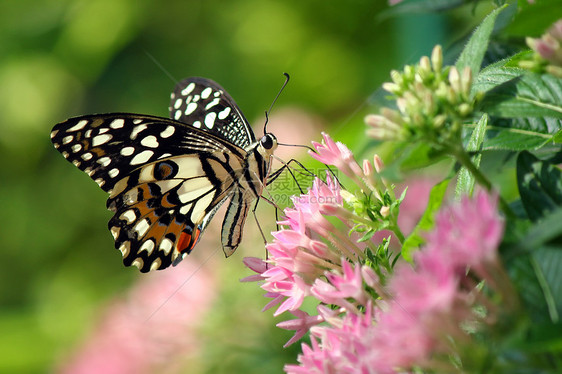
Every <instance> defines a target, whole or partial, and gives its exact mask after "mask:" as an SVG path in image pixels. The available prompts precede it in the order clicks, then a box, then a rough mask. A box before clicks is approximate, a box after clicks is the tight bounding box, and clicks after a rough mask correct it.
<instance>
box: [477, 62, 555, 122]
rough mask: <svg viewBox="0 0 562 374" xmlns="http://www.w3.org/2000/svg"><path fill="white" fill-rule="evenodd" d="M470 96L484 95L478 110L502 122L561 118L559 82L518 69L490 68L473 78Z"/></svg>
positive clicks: (550, 77) (551, 77)
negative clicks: (523, 118) (480, 93)
mask: <svg viewBox="0 0 562 374" xmlns="http://www.w3.org/2000/svg"><path fill="white" fill-rule="evenodd" d="M472 91H473V92H486V95H485V96H484V98H483V99H482V101H481V102H480V106H479V109H480V110H482V111H483V112H486V113H488V114H489V115H492V116H498V117H504V118H521V117H553V118H562V79H560V78H556V77H554V76H553V75H550V74H535V73H531V72H528V71H525V70H523V69H519V68H508V67H497V66H494V67H490V68H487V69H484V70H483V71H482V73H481V74H479V75H478V77H477V78H476V80H475V82H474V85H473V87H472Z"/></svg>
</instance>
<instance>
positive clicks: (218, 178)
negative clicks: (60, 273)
mask: <svg viewBox="0 0 562 374" xmlns="http://www.w3.org/2000/svg"><path fill="white" fill-rule="evenodd" d="M185 83H187V86H189V85H191V84H192V83H193V84H194V86H192V89H191V92H192V93H193V95H191V94H190V93H187V94H186V95H184V96H182V98H183V100H184V103H185V102H186V100H188V103H187V104H186V105H184V106H185V108H186V109H183V115H181V116H178V118H179V119H181V121H177V120H174V119H167V118H161V117H154V116H148V115H140V114H130V113H112V114H99V115H88V116H82V117H77V118H71V119H69V120H67V121H64V122H62V123H59V124H57V125H56V126H55V127H54V128H53V130H52V133H51V140H52V142H53V144H54V146H55V148H57V150H58V151H59V152H61V153H62V155H63V156H64V157H65V158H66V159H67V160H68V161H70V162H72V163H73V164H74V165H76V166H77V167H78V168H79V169H81V170H82V171H84V172H86V173H87V174H88V175H89V176H90V177H91V178H92V179H93V180H94V181H96V182H97V183H98V185H99V186H100V187H101V188H102V189H103V190H105V191H106V192H108V193H109V195H110V196H109V199H108V201H107V207H108V209H110V210H111V211H112V212H113V213H114V216H113V218H111V220H110V221H109V228H110V231H111V233H112V235H113V237H114V239H115V246H116V248H118V249H119V250H120V251H121V253H122V255H123V262H124V264H125V265H127V266H130V265H134V266H137V267H138V268H139V269H140V270H141V271H142V272H147V271H150V270H155V269H164V268H166V267H168V266H169V265H170V264H175V263H177V262H179V261H180V260H181V259H182V258H183V257H185V255H187V254H188V253H189V252H191V250H192V249H193V247H194V246H195V244H196V243H197V242H198V240H199V237H200V234H201V233H202V232H203V231H204V229H205V227H206V226H207V224H208V223H209V221H210V219H211V218H212V217H213V215H214V214H215V212H216V210H217V209H218V207H219V206H220V205H221V204H222V203H224V202H225V201H226V200H227V199H229V198H230V200H231V202H230V205H229V207H228V209H227V213H226V215H225V218H224V221H223V228H222V244H223V250H224V252H225V254H226V255H227V256H229V255H231V254H232V253H233V252H234V251H235V250H236V247H237V246H238V244H239V243H240V240H241V237H242V227H243V225H244V221H245V217H246V214H247V212H248V208H249V206H250V204H251V202H252V201H253V200H254V199H255V198H257V197H259V196H260V195H261V192H262V188H263V185H264V184H265V182H266V179H267V172H268V170H269V162H270V158H271V155H272V154H273V151H274V150H275V148H276V146H277V142H276V139H275V137H274V136H273V135H272V134H266V135H265V136H264V137H262V138H261V139H260V141H259V142H256V141H254V136H253V133H251V130H250V127H249V125H248V124H247V121H246V120H245V119H244V118H243V117H242V116H241V114H240V111H239V109H238V107H237V106H236V104H235V103H234V101H233V100H232V99H231V98H230V97H229V96H227V95H226V93H225V92H224V90H223V89H222V88H220V86H218V85H217V84H216V83H214V82H212V81H209V80H204V79H202V78H195V79H191V80H186V81H183V82H182V83H180V84H179V85H178V87H177V88H176V91H178V90H180V92H181V91H182V90H184V89H185V88H186V87H187V86H186V84H185ZM181 87H183V88H181ZM208 88H211V89H210V90H208ZM217 93H218V94H217ZM176 97H177V96H176ZM212 98H215V99H216V98H218V99H219V100H218V102H217V103H215V104H213V105H210V103H211V102H213V99H212ZM172 101H173V103H175V101H174V99H172ZM190 103H199V104H197V107H196V108H195V109H191V108H193V106H192V107H191V108H190V109H189V111H188V110H187V106H188V105H189V104H190ZM173 105H174V104H172V108H173ZM182 105H183V104H182ZM178 106H180V105H178ZM226 108H230V110H228V111H227V112H228V113H227V114H222V115H221V114H220V113H226V112H225V110H226ZM172 113H174V112H172ZM210 113H214V114H215V115H214V116H213V115H212V116H211V117H213V119H212V120H211V119H210V118H211V117H207V116H208V115H209V114H210ZM208 118H209V119H208ZM198 121H199V123H198ZM238 123H241V125H240V126H238V125H236V124H238ZM231 124H233V125H231ZM200 125H202V126H200ZM203 126H205V129H203V128H202V127H203ZM231 126H234V127H233V128H236V130H235V131H237V132H241V133H240V134H238V136H237V137H233V138H232V139H233V140H234V139H236V143H235V142H234V141H230V140H228V138H227V136H228V134H229V131H233V130H231ZM236 126H238V127H236ZM247 131H250V132H249V134H250V135H247V134H248V132H247ZM244 139H245V140H244ZM244 144H247V145H245V146H243V145H244Z"/></svg>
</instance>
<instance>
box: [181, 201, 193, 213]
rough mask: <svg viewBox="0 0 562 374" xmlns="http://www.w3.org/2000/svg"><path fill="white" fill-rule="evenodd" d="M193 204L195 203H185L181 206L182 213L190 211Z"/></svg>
mask: <svg viewBox="0 0 562 374" xmlns="http://www.w3.org/2000/svg"><path fill="white" fill-rule="evenodd" d="M192 205H193V204H187V205H183V206H182V207H181V208H180V214H183V215H186V214H187V213H189V210H190V209H191V206H192Z"/></svg>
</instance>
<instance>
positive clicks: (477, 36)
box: [455, 7, 504, 76]
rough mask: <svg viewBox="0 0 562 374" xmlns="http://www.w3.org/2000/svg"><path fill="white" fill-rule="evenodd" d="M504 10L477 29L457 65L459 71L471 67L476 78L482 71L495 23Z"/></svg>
mask: <svg viewBox="0 0 562 374" xmlns="http://www.w3.org/2000/svg"><path fill="white" fill-rule="evenodd" d="M503 9H504V8H503V7H502V8H498V9H496V10H494V11H493V12H492V13H490V14H488V16H486V18H484V21H482V23H481V24H480V26H478V27H477V28H476V30H475V31H474V34H472V36H471V37H470V39H469V40H468V43H467V44H466V46H465V47H464V49H463V51H462V52H461V55H460V56H459V58H458V60H457V63H456V64H455V66H456V67H457V69H459V71H462V70H463V69H464V68H465V66H468V67H470V70H472V74H473V75H474V76H475V75H476V74H477V73H478V72H479V71H480V66H482V60H483V59H484V54H485V53H486V49H488V43H489V41H490V35H492V31H493V30H494V23H495V22H496V18H497V17H498V15H499V14H500V13H501V11H502V10H503Z"/></svg>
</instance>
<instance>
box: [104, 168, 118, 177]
mask: <svg viewBox="0 0 562 374" xmlns="http://www.w3.org/2000/svg"><path fill="white" fill-rule="evenodd" d="M107 174H108V175H109V176H110V177H111V178H115V177H116V176H117V175H118V174H119V169H117V168H113V169H111V170H110V171H109V173H107Z"/></svg>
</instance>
